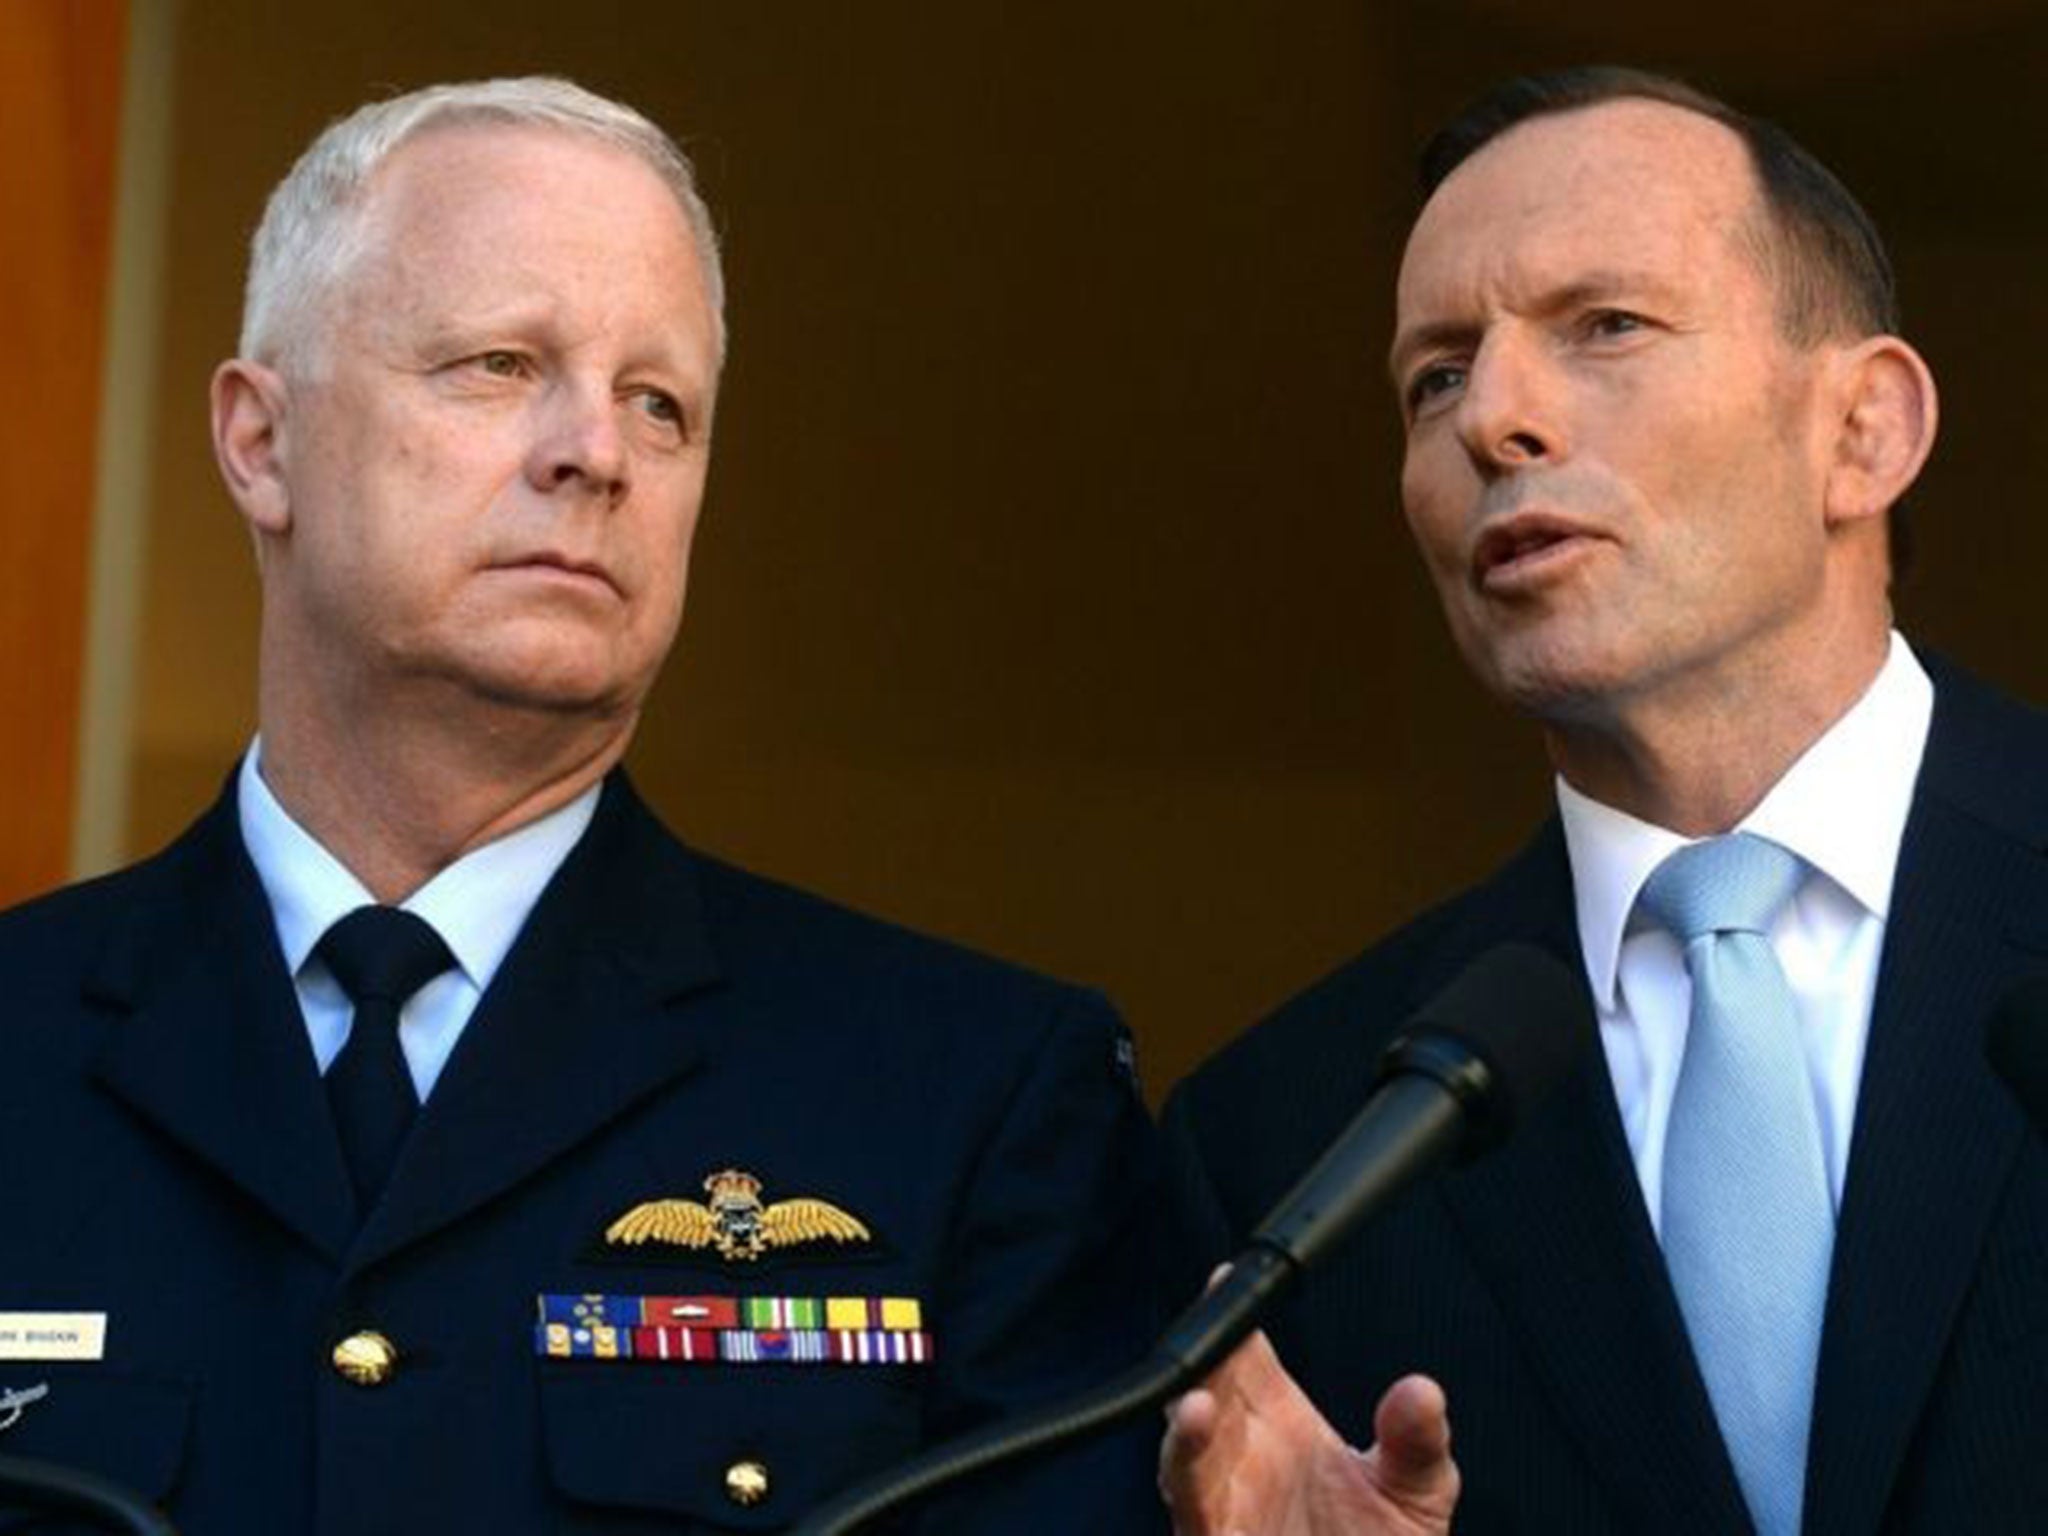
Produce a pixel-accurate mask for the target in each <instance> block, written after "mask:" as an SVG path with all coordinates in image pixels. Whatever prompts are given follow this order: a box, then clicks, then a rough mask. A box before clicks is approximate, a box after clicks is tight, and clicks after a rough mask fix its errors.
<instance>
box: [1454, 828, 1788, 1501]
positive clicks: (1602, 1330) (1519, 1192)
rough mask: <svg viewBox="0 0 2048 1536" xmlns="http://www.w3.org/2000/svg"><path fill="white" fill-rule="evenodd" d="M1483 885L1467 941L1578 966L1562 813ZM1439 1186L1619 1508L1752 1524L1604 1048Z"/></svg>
mask: <svg viewBox="0 0 2048 1536" xmlns="http://www.w3.org/2000/svg"><path fill="white" fill-rule="evenodd" d="M1492 894H1494V895H1495V896H1496V897H1497V903H1486V904H1481V906H1482V908H1483V910H1481V911H1479V912H1477V913H1476V914H1475V917H1474V923H1475V934H1474V938H1473V940H1472V941H1471V943H1469V944H1468V945H1466V946H1464V947H1463V948H1462V949H1461V951H1460V952H1461V953H1466V954H1470V953H1473V952H1475V951H1476V949H1477V948H1478V947H1479V946H1480V944H1481V943H1482V942H1485V941H1487V940H1495V941H1497V940H1498V939H1500V938H1502V937H1515V936H1520V937H1527V938H1530V939H1533V940H1534V941H1535V942H1537V943H1540V944H1542V945H1543V946H1544V947H1545V948H1548V949H1550V950H1551V951H1552V952H1553V953H1555V954H1556V955H1557V956H1558V958H1559V959H1560V960H1562V961H1564V962H1565V963H1566V964H1567V965H1569V966H1570V967H1571V969H1572V971H1573V973H1574V974H1575V975H1583V973H1584V961H1583V959H1582V957H1581V955H1580V952H1579V944H1578V937H1577V932H1576V927H1577V925H1576V918H1575V915H1574V908H1573V903H1572V891H1571V876H1570V868H1569V864H1568V861H1567V859H1566V856H1565V851H1564V841H1563V836H1562V833H1561V831H1560V829H1559V827H1558V825H1557V824H1556V822H1554V821H1553V822H1552V823H1551V824H1550V826H1549V827H1548V828H1547V829H1546V830H1545V833H1544V834H1543V836H1542V837H1541V838H1540V839H1539V840H1538V842H1537V844H1536V846H1535V847H1534V848H1532V849H1531V850H1530V851H1529V852H1528V853H1526V854H1524V855H1523V857H1522V858H1521V859H1519V860H1518V861H1517V862H1516V863H1515V864H1514V865H1511V866H1510V867H1509V869H1508V870H1507V871H1505V872H1504V874H1503V875H1502V877H1501V880H1500V881H1499V882H1498V884H1497V886H1496V888H1495V891H1494V892H1493V893H1492ZM1481 925H1483V926H1481ZM1482 935H1483V938H1482ZM1453 947H1454V948H1456V947H1458V946H1455V945H1454V946H1453ZM1442 1191H1443V1199H1444V1201H1445V1203H1446V1204H1447V1205H1448V1206H1449V1208H1450V1211H1451V1215H1452V1219H1453V1221H1454V1223H1455V1224H1456V1226H1457V1227H1458V1229H1459V1231H1460V1233H1461V1235H1462V1236H1463V1238H1464V1240H1465V1242H1466V1244H1467V1247H1468V1249H1469V1251H1470V1253H1471V1255H1472V1257H1473V1259H1474V1261H1475V1262H1476V1263H1477V1265H1478V1267H1479V1269H1480V1270H1481V1272H1482V1273H1483V1274H1484V1275H1485V1277H1486V1279H1487V1283H1488V1286H1489V1288H1490V1289H1491V1291H1492V1294H1493V1296H1494V1298H1495V1299H1496V1301H1497V1302H1498V1303H1499V1305H1500V1307H1501V1310H1502V1313H1503V1314H1504V1315H1505V1317H1506V1319H1507V1326H1508V1331H1509V1332H1510V1334H1512V1336H1513V1337H1515V1338H1516V1339H1517V1340H1518V1341H1519V1342H1520V1344H1521V1346H1522V1348H1523V1350H1524V1351H1525V1352H1526V1354H1527V1355H1528V1357H1529V1359H1530V1362H1531V1364H1532V1365H1533V1367H1534V1368H1535V1372H1536V1374H1537V1376H1538V1378H1539V1379H1540V1380H1541V1381H1542V1382H1543V1384H1544V1387H1545V1389H1546V1391H1547V1393H1548V1395H1549V1398H1550V1401H1551V1404H1552V1406H1553V1407H1554V1408H1555V1410H1556V1411H1557V1413H1558V1415H1559V1417H1560V1418H1561V1419H1562V1421H1563V1422H1564V1423H1565V1424H1566V1426H1567V1427H1568V1428H1569V1429H1570V1431H1571V1433H1572V1435H1573V1436H1574V1438H1575V1439H1577V1440H1578V1442H1579V1443H1580V1444H1581V1445H1582V1446H1583V1447H1584V1448H1585V1450H1586V1464H1587V1465H1588V1466H1589V1467H1592V1468H1594V1469H1595V1470H1596V1474H1597V1475H1598V1476H1600V1477H1601V1478H1602V1479H1603V1480H1605V1481H1606V1482H1607V1483H1608V1484H1609V1486H1610V1488H1611V1489H1612V1491H1613V1493H1614V1495H1615V1505H1616V1508H1617V1510H1618V1511H1619V1512H1620V1513H1621V1514H1622V1515H1623V1517H1624V1519H1625V1520H1629V1521H1633V1522H1635V1523H1638V1524H1643V1528H1645V1529H1652V1528H1654V1529H1656V1530H1659V1531H1665V1532H1672V1533H1680V1532H1694V1531H1696V1532H1701V1533H1707V1532H1715V1533H1726V1532H1730V1531H1741V1530H1745V1529H1747V1528H1748V1515H1747V1512H1746V1511H1745V1509H1744V1506H1743V1504H1742V1498H1741V1494H1740V1491H1739V1490H1738V1488H1737V1485H1736V1483H1735V1477H1734V1471H1733V1469H1732V1467H1731V1466H1730V1464H1729V1462H1728V1457H1727V1453H1726V1451H1725V1450H1724V1449H1723V1447H1722V1444H1721V1438H1720V1432H1719V1430H1718V1428H1717V1427H1716V1425H1715V1421H1714V1417H1713V1411H1712V1408H1711V1407H1710V1406H1709V1404H1708V1401H1707V1397H1706V1390H1705V1388H1704V1387H1703V1386H1702V1385H1701V1384H1700V1380H1699V1374H1698V1370H1697V1367H1696V1366H1695V1365H1694V1363H1693V1358H1692V1349H1691V1345H1690V1343H1689V1341H1688V1339H1687V1336H1686V1333H1685V1326H1684V1323H1683V1321H1682V1319H1681V1318H1680V1316H1679V1313H1678V1307H1677V1302H1676V1300H1675V1299H1674V1298H1673V1296H1672V1293H1671V1288H1670V1282H1669V1281H1668V1279H1667V1278H1666V1276H1665V1273H1664V1261H1663V1256H1662V1253H1661V1252H1660V1250H1659V1249H1658V1247H1657V1242H1656V1236H1655V1233H1654V1232H1653V1231H1652V1229H1651V1226H1650V1222H1649V1216H1648V1214H1647V1212H1646V1211H1645V1210H1644V1207H1643V1200H1642V1193H1641V1186H1640V1184H1639V1183H1638V1181H1637V1179H1636V1175H1635V1168H1634V1164H1633V1162H1632V1161H1631V1159H1630V1157H1629V1153H1628V1144H1627V1139H1626V1136H1625V1135H1624V1133H1623V1130H1622V1125H1621V1117H1620V1113H1619V1111H1618V1110H1617V1108H1616V1106H1615V1101H1614V1090H1613V1086H1612V1083H1611V1081H1610V1080H1609V1077H1608V1073H1607V1067H1606V1063H1605V1059H1604V1057H1603V1055H1602V1053H1601V1052H1600V1051H1599V1050H1597V1049H1594V1050H1589V1051H1587V1052H1586V1053H1585V1054H1584V1055H1583V1057H1582V1058H1581V1060H1580V1062H1579V1064H1578V1066H1577V1068H1576V1069H1575V1070H1574V1072H1573V1073H1572V1075H1571V1077H1570V1078H1569V1080H1568V1081H1567V1082H1566V1084H1565V1085H1564V1086H1563V1087H1562V1088H1561V1089H1560V1090H1559V1092H1558V1094H1557V1095H1556V1097H1554V1098H1553V1099H1552V1100H1551V1102H1550V1103H1549V1104H1548V1105H1547V1106H1545V1107H1543V1108H1541V1109H1539V1110H1538V1112H1537V1113H1536V1115H1535V1116H1534V1117H1533V1118H1532V1119H1531V1121H1530V1123H1529V1124H1527V1125H1525V1126H1524V1127H1522V1128H1521V1130H1520V1131H1519V1132H1518V1133H1517V1138H1516V1140H1515V1142H1514V1143H1513V1144H1512V1145H1511V1146H1510V1147H1508V1148H1507V1149H1506V1150H1505V1151H1504V1152H1503V1153H1501V1154H1499V1155H1496V1156H1495V1157H1492V1158H1490V1159H1487V1160H1485V1161H1482V1162H1480V1163H1477V1164H1475V1165H1474V1166H1473V1167H1472V1168H1471V1169H1469V1170H1467V1171H1465V1172H1462V1173H1459V1174H1457V1175H1455V1176H1453V1177H1451V1178H1448V1179H1446V1180H1444V1181H1443V1184H1442ZM1454 1406H1455V1405H1454ZM1645 1522H1647V1523H1645Z"/></svg>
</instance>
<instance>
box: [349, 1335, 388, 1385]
mask: <svg viewBox="0 0 2048 1536" xmlns="http://www.w3.org/2000/svg"><path fill="white" fill-rule="evenodd" d="M334 1368H335V1369H336V1370H337V1371H339V1372H340V1373H341V1374H342V1376H343V1377H344V1378H345V1379H346V1380H349V1381H352V1382H354V1383H355V1384H356V1385H357V1386H359V1387H381V1386H383V1385H384V1383H385V1382H387V1381H389V1380H390V1379H391V1373H392V1372H393V1371H395V1370H397V1369H398V1346H397V1345H396V1344H394V1343H392V1342H391V1341H390V1340H389V1339H387V1338H385V1337H384V1335H383V1334H381V1333H377V1332H374V1331H372V1330H371V1329H368V1328H365V1329H364V1330H363V1331H362V1332H361V1333H352V1334H350V1335H349V1336H348V1337H347V1338H345V1339H343V1340H342V1341H341V1342H340V1343H339V1344H337V1345H335V1346H334Z"/></svg>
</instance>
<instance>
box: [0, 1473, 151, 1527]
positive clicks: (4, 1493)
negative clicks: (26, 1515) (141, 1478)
mask: <svg viewBox="0 0 2048 1536" xmlns="http://www.w3.org/2000/svg"><path fill="white" fill-rule="evenodd" d="M0 1499H6V1500H8V1501H9V1502H12V1503H15V1504H17V1505H20V1506H23V1507H26V1508H29V1509H38V1510H50V1511H53V1512H55V1513H59V1514H68V1515H84V1516H85V1517H86V1518H87V1519H88V1520H91V1521H92V1522H93V1523H94V1524H95V1525H99V1526H104V1527H105V1528H106V1529H108V1530H114V1531H124V1532H126V1533H128V1536H178V1533H177V1530H176V1528H175V1527H173V1526H172V1524H171V1522H170V1521H169V1520H167V1519H166V1518H164V1516H162V1515H160V1514H158V1513H157V1511H156V1510H154V1509H152V1508H150V1506H149V1505H147V1504H145V1503H144V1502H143V1501H142V1500H141V1499H140V1498H138V1497H137V1496H136V1495H134V1494H132V1493H130V1492H129V1491H128V1490H127V1489H125V1488H123V1487H122V1486H121V1485H120V1484H119V1483H115V1482H111V1481H109V1480H108V1479H106V1478H104V1477H99V1476H97V1475H95V1474H94V1473H91V1472H80V1471H77V1470H75V1469H74V1468H71V1467H60V1466H56V1465H54V1464H52V1463H50V1462H47V1461H31V1460H29V1459H28V1458H27V1457H25V1456H0Z"/></svg>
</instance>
